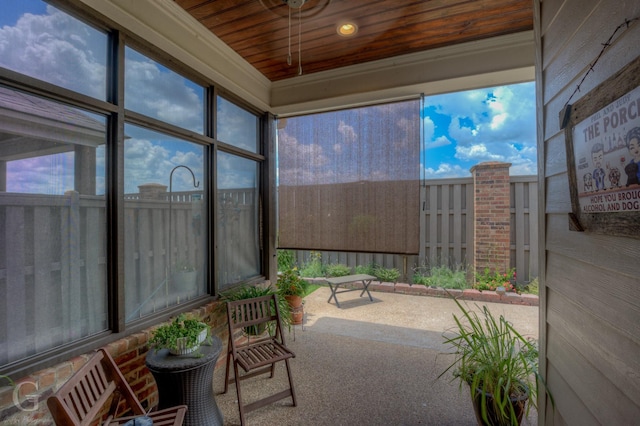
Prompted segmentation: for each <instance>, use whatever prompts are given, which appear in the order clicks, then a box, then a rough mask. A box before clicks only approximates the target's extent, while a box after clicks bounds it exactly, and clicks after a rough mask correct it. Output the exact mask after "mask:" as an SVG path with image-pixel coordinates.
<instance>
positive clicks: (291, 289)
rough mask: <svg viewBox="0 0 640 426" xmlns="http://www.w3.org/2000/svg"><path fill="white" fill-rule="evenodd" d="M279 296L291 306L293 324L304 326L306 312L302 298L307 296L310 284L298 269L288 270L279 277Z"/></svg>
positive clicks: (277, 283)
mask: <svg viewBox="0 0 640 426" xmlns="http://www.w3.org/2000/svg"><path fill="white" fill-rule="evenodd" d="M276 287H277V288H278V295H279V296H281V297H283V298H284V299H285V300H286V301H287V302H288V304H289V310H290V312H291V324H302V319H303V317H304V311H303V306H302V298H303V297H304V296H305V295H306V293H307V289H308V287H309V283H308V282H307V281H306V280H305V279H303V278H302V277H300V274H298V269H297V268H291V269H287V270H286V271H284V272H282V273H281V274H280V275H279V276H278V281H277V282H276Z"/></svg>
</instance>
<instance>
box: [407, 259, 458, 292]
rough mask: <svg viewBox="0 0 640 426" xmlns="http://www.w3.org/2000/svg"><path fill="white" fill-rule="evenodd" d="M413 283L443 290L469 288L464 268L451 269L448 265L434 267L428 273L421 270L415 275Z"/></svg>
mask: <svg viewBox="0 0 640 426" xmlns="http://www.w3.org/2000/svg"><path fill="white" fill-rule="evenodd" d="M413 283H414V284H422V285H426V286H432V287H442V288H454V289H465V288H469V284H468V283H467V272H466V271H465V270H464V268H462V267H457V268H456V269H451V268H450V267H448V266H446V265H441V266H434V267H432V268H431V269H429V270H428V271H424V270H423V269H422V268H420V269H419V270H418V271H416V272H415V273H414V274H413Z"/></svg>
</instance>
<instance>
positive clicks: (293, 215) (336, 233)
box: [278, 99, 420, 254]
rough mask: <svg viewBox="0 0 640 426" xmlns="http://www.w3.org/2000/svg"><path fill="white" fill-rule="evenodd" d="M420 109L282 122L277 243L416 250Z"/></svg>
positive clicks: (374, 109) (398, 106)
mask: <svg viewBox="0 0 640 426" xmlns="http://www.w3.org/2000/svg"><path fill="white" fill-rule="evenodd" d="M419 106H420V102H419V100H417V99H416V100H411V101H404V102H397V103H392V104H385V105H377V106H371V107H363V108H355V109H350V110H341V111H333V112H327V113H319V114H313V115H306V116H299V117H293V118H287V119H283V120H280V122H279V123H278V128H279V130H278V173H279V175H278V176H279V187H278V191H279V198H278V202H279V203H278V218H279V229H278V247H279V248H291V249H304V250H333V251H355V252H372V253H396V254H417V253H418V251H419V247H418V245H419V212H420V195H419V192H420V187H419V186H420V179H419V177H420V121H419V120H420V112H419Z"/></svg>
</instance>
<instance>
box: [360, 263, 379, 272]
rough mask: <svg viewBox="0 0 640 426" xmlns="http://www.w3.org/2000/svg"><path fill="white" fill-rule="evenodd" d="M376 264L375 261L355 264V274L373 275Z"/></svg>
mask: <svg viewBox="0 0 640 426" xmlns="http://www.w3.org/2000/svg"><path fill="white" fill-rule="evenodd" d="M377 267H378V266H377V265H376V264H375V263H370V264H368V265H356V274H366V275H374V272H375V270H376V268H377Z"/></svg>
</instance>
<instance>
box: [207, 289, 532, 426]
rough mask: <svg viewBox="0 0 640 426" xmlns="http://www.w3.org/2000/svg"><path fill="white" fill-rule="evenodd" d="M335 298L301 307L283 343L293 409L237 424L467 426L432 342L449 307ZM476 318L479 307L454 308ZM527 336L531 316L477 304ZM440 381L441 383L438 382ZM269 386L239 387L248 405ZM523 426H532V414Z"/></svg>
mask: <svg viewBox="0 0 640 426" xmlns="http://www.w3.org/2000/svg"><path fill="white" fill-rule="evenodd" d="M371 294H372V296H373V299H374V301H373V302H371V301H370V300H369V298H368V297H366V295H365V296H363V297H359V292H351V293H345V294H340V295H339V296H338V297H339V300H340V306H341V308H337V307H336V306H335V304H334V303H331V304H329V303H327V300H328V298H329V295H330V291H329V288H328V287H322V288H320V289H318V290H316V291H315V292H314V293H312V294H311V295H309V296H307V297H306V298H305V321H304V324H303V326H296V327H295V329H292V330H291V332H290V333H288V335H287V336H286V338H287V344H288V345H289V346H290V347H291V348H292V349H293V351H294V352H295V353H296V355H297V356H296V358H295V359H293V360H292V362H291V366H292V374H293V378H294V384H295V386H296V393H297V397H298V406H297V407H292V405H291V400H290V399H284V400H281V401H279V402H276V403H274V404H272V405H270V406H267V407H264V408H261V409H259V410H257V411H254V412H251V413H249V414H248V415H247V422H248V424H250V425H462V426H464V425H469V426H471V425H475V424H476V422H475V417H474V415H473V408H472V407H471V402H470V398H469V395H468V390H467V389H465V388H463V390H462V391H460V390H459V386H458V384H457V382H450V381H449V380H448V378H446V377H443V378H442V379H438V375H439V374H440V373H441V372H442V371H443V370H444V369H445V368H446V366H447V365H448V363H449V362H450V360H451V355H448V354H447V353H446V352H447V348H446V347H444V346H443V344H442V333H443V332H444V331H445V330H447V329H449V328H451V327H452V326H453V321H452V314H453V313H454V312H455V313H457V307H456V305H455V303H454V302H453V301H452V300H449V299H443V298H435V297H425V296H411V295H406V294H395V293H385V292H372V293H371ZM464 303H466V304H467V306H469V307H471V308H474V309H476V306H478V307H479V306H481V305H480V302H464ZM486 304H487V305H488V306H489V307H490V309H491V311H492V312H493V313H494V314H496V315H500V314H502V315H505V317H506V318H507V319H508V320H510V321H511V322H513V323H514V325H515V326H516V327H517V329H518V330H519V331H521V332H522V333H523V334H525V335H527V336H534V337H537V335H538V308H537V307H532V306H517V305H507V304H501V303H486ZM447 377H450V376H447ZM285 380H286V374H285V371H284V366H283V365H282V366H279V367H278V369H277V371H276V377H275V378H274V379H268V376H267V375H265V376H263V377H256V378H253V379H250V380H247V381H244V382H243V386H242V390H243V395H246V396H245V397H246V398H247V400H248V401H251V400H252V399H257V398H256V395H260V396H264V395H266V394H267V393H275V392H277V391H278V390H281V389H283V387H284V381H285ZM223 386H224V366H223V367H222V368H218V369H217V371H216V376H215V379H214V389H215V392H216V400H217V403H218V406H219V407H220V409H221V411H222V413H223V416H224V424H225V425H238V424H240V421H239V416H238V409H237V401H236V395H235V386H234V385H231V386H230V389H229V392H228V393H227V394H226V395H222V394H220V392H221V391H222V389H223ZM524 424H525V425H535V424H537V415H536V413H535V412H534V411H532V413H531V414H530V417H529V419H527V420H526V421H525V422H524Z"/></svg>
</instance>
